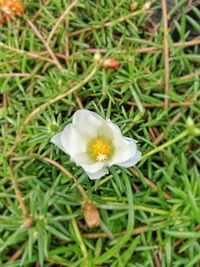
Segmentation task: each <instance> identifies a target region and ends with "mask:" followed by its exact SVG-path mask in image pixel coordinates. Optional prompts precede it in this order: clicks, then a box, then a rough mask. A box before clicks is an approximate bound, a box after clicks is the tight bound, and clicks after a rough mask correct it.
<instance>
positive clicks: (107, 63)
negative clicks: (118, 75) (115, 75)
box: [102, 58, 119, 70]
mask: <svg viewBox="0 0 200 267" xmlns="http://www.w3.org/2000/svg"><path fill="white" fill-rule="evenodd" d="M102 66H103V67H104V68H105V69H115V70H117V69H118V68H119V61H117V60H116V59H114V58H107V59H105V60H104V61H103V63H102Z"/></svg>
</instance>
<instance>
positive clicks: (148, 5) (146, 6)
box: [144, 1, 151, 10]
mask: <svg viewBox="0 0 200 267" xmlns="http://www.w3.org/2000/svg"><path fill="white" fill-rule="evenodd" d="M150 7H151V1H148V2H146V3H145V4H144V9H146V10H147V9H149V8H150Z"/></svg>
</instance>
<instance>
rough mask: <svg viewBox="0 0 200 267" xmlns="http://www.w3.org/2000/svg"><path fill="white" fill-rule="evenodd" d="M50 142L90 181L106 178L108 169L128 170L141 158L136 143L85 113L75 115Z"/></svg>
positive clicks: (77, 112) (96, 116)
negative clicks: (116, 167)
mask: <svg viewBox="0 0 200 267" xmlns="http://www.w3.org/2000/svg"><path fill="white" fill-rule="evenodd" d="M51 142H52V143H54V144H55V145H57V146H58V147H59V148H60V149H62V150H63V151H64V152H65V153H67V154H69V155H70V157H71V159H70V160H71V161H73V162H75V163H76V164H77V165H79V166H81V167H82V168H83V169H84V170H85V172H86V173H87V174H88V176H89V177H90V179H98V178H101V177H102V176H104V175H105V174H108V168H107V167H109V166H112V165H118V166H121V167H126V168H128V167H130V166H133V165H135V164H136V163H137V162H138V161H139V160H140V158H141V152H140V151H138V150H137V145H136V141H135V140H133V139H130V138H127V137H124V136H122V134H121V131H120V129H119V127H118V126H117V125H116V124H114V123H112V122H111V121H110V120H104V119H103V118H101V117H100V116H99V115H97V114H96V113H94V112H92V111H89V110H86V109H80V110H78V111H76V112H75V114H74V115H73V120H72V123H70V124H69V125H67V126H66V127H65V128H64V130H63V131H62V132H61V133H58V134H56V135H55V136H53V137H52V139H51Z"/></svg>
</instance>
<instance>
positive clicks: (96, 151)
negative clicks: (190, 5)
mask: <svg viewBox="0 0 200 267" xmlns="http://www.w3.org/2000/svg"><path fill="white" fill-rule="evenodd" d="M112 150H113V149H112V145H111V144H109V143H108V141H107V140H105V139H103V138H96V139H94V140H93V141H92V142H91V143H90V148H89V151H90V155H91V156H92V158H95V160H96V161H100V162H102V161H105V160H108V159H109V158H110V156H111V154H112Z"/></svg>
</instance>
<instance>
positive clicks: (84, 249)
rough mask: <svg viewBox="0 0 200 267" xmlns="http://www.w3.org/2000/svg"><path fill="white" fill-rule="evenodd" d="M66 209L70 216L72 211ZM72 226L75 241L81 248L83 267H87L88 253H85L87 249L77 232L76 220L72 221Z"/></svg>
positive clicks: (68, 208)
mask: <svg viewBox="0 0 200 267" xmlns="http://www.w3.org/2000/svg"><path fill="white" fill-rule="evenodd" d="M66 207H67V210H68V212H69V213H70V214H72V209H71V207H70V206H68V205H67V206H66ZM72 226H73V228H74V232H75V235H76V238H77V241H78V245H79V246H80V248H81V251H82V254H83V257H84V260H85V261H84V263H85V265H84V267H87V266H88V252H87V248H86V246H85V244H84V242H83V239H82V236H81V233H80V231H79V228H78V225H77V223H76V220H75V219H72Z"/></svg>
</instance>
